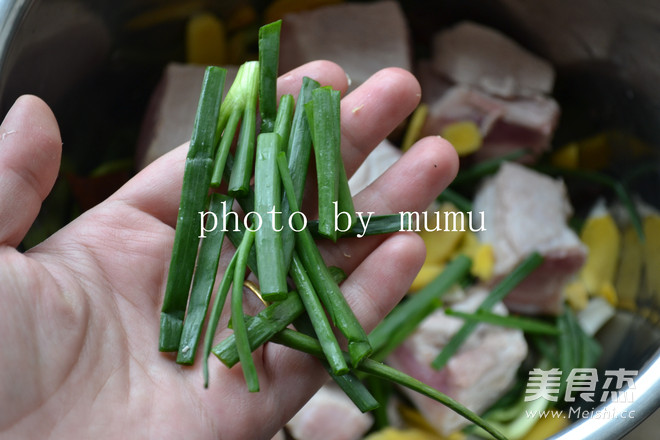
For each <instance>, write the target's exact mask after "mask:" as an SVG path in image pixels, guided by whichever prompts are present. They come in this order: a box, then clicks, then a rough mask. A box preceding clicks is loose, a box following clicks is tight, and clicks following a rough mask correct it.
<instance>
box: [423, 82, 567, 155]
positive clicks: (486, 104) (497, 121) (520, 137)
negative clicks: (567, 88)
mask: <svg viewBox="0 0 660 440" xmlns="http://www.w3.org/2000/svg"><path fill="white" fill-rule="evenodd" d="M558 119H559V105H558V104H557V102H556V101H555V100H553V99H552V98H548V97H543V96H536V97H528V98H518V99H515V100H506V99H501V98H496V97H494V96H490V95H488V94H486V93H484V92H481V91H479V90H477V89H476V88H474V87H470V86H465V85H457V86H454V87H451V88H450V89H449V90H447V91H446V92H445V93H444V95H442V97H441V98H440V99H438V100H436V101H435V102H430V103H429V114H428V117H427V119H426V122H425V123H424V127H423V129H422V135H423V136H433V135H439V134H440V133H442V130H443V128H444V127H446V126H447V125H449V124H452V123H454V122H459V121H472V122H474V123H475V124H477V126H478V127H479V131H480V132H481V136H482V138H483V144H482V146H481V149H480V150H479V151H478V152H477V153H476V155H475V157H476V158H477V159H478V160H483V159H487V158H492V157H498V156H501V155H503V154H505V153H507V152H510V151H513V150H517V149H525V150H527V151H529V152H530V153H531V155H532V156H538V155H540V154H541V153H542V152H544V151H546V150H547V149H548V148H549V147H550V140H551V138H552V134H553V133H554V129H555V127H556V125H557V121H558Z"/></svg>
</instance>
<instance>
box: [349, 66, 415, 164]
mask: <svg viewBox="0 0 660 440" xmlns="http://www.w3.org/2000/svg"><path fill="white" fill-rule="evenodd" d="M420 97H421V89H420V86H419V83H418V82H417V80H416V79H415V77H414V76H413V75H412V74H411V73H410V72H408V71H406V70H403V69H399V68H389V69H383V70H381V71H379V72H377V73H375V74H374V75H373V76H371V77H370V78H369V79H368V80H367V81H366V82H365V83H364V84H362V85H361V86H360V87H358V88H357V89H355V90H354V91H353V92H351V93H350V94H349V95H348V96H346V97H345V98H344V99H342V102H341V129H342V157H343V159H344V164H345V167H346V173H347V174H348V176H349V177H350V176H352V175H353V173H354V172H355V170H357V168H358V167H359V166H360V164H361V163H362V162H363V161H364V159H365V158H366V157H367V155H369V153H370V152H371V151H372V150H373V149H374V148H376V146H377V145H378V144H379V143H380V142H381V141H382V140H383V139H385V138H386V137H387V136H388V135H389V134H390V133H391V132H392V130H394V129H395V128H396V127H397V125H399V124H400V123H401V121H403V120H404V119H405V118H406V117H408V115H410V113H412V111H413V110H415V107H417V104H419V99H420Z"/></svg>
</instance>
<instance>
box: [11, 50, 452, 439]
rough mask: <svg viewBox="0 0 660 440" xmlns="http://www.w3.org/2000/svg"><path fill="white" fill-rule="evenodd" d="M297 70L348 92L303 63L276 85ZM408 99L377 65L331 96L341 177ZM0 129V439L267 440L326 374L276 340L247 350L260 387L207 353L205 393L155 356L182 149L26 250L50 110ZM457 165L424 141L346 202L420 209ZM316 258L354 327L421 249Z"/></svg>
mask: <svg viewBox="0 0 660 440" xmlns="http://www.w3.org/2000/svg"><path fill="white" fill-rule="evenodd" d="M302 76H310V77H312V78H314V79H316V80H317V81H319V82H321V84H324V85H332V86H333V87H334V88H336V89H339V90H342V91H345V90H346V88H347V84H346V77H345V75H344V73H343V71H342V70H341V69H340V68H339V67H337V66H336V65H334V64H332V63H329V62H315V63H310V64H308V65H305V66H303V67H301V68H299V69H296V70H295V71H292V72H290V73H289V74H287V75H284V76H283V77H281V78H280V80H279V91H280V92H281V93H293V94H295V93H296V92H297V90H298V89H299V86H300V81H301V78H302ZM419 97H420V89H419V85H418V84H417V82H416V81H415V79H414V78H413V77H412V76H411V75H410V74H409V73H407V72H405V71H402V70H399V69H386V70H384V71H381V72H379V73H377V74H376V75H374V77H372V78H371V79H370V80H369V81H368V82H367V83H365V84H364V85H362V86H361V87H359V88H358V89H356V90H355V91H354V92H352V93H350V94H349V95H347V96H346V97H345V98H344V99H343V100H342V155H343V158H344V161H345V163H346V167H347V172H348V173H349V174H351V173H353V172H354V171H355V169H356V168H357V167H358V166H359V164H360V163H361V162H362V161H363V160H364V159H365V157H366V155H367V154H368V153H369V152H370V151H371V150H372V149H373V148H374V147H375V146H376V145H377V144H378V142H379V141H380V140H382V139H383V138H384V137H385V136H386V135H387V134H388V133H389V132H390V131H391V130H392V129H394V128H395V127H396V125H397V124H399V123H400V122H401V121H402V120H403V119H404V118H405V117H406V116H407V115H408V114H409V113H410V112H411V111H412V110H413V109H414V107H415V106H416V105H417V103H418V101H419ZM0 134H1V135H2V137H1V138H0V191H1V193H0V335H1V336H0V337H1V339H0V408H1V410H0V437H2V438H34V439H37V438H39V439H46V438H67V439H71V438H94V439H100V438H154V439H167V438H179V439H180V438H190V439H218V438H222V439H246V438H250V439H260V438H263V439H268V438H270V436H272V435H273V434H274V433H275V431H276V430H277V429H279V427H281V426H282V425H283V424H284V423H285V422H286V421H287V420H288V419H289V418H290V417H291V416H292V415H293V414H294V413H295V412H296V411H297V409H299V408H300V407H301V406H302V405H303V403H304V402H305V401H306V400H307V399H308V398H309V397H310V396H311V395H312V394H313V392H314V391H315V390H316V389H317V388H318V387H319V386H320V385H321V384H322V383H323V381H324V380H325V379H326V376H325V373H324V371H323V369H322V368H320V365H319V364H318V363H317V362H316V361H315V360H314V359H312V358H311V357H310V356H308V355H305V354H302V353H298V352H295V351H293V350H290V349H287V348H284V347H281V346H277V345H274V344H266V345H265V346H264V347H262V348H260V349H259V350H257V351H256V352H255V355H254V357H255V363H256V365H257V370H258V372H259V376H260V383H261V391H260V392H259V393H252V394H251V393H249V392H248V391H247V389H246V386H245V382H244V380H243V377H242V372H241V371H240V368H233V369H227V368H226V367H224V366H223V365H222V364H220V363H219V362H210V373H211V374H210V375H211V385H210V387H209V389H204V388H203V386H202V375H201V371H200V370H201V367H200V364H199V362H198V363H197V364H196V365H195V366H194V367H182V366H179V365H177V364H176V363H174V362H173V358H172V356H171V355H170V354H163V353H159V352H158V348H157V347H158V331H159V314H160V307H161V301H162V296H163V292H164V289H165V281H166V277H167V271H168V265H169V260H170V254H171V247H172V241H173V238H174V229H173V226H174V223H175V221H176V213H177V208H178V203H179V197H180V192H181V179H182V175H183V164H184V159H185V155H186V146H182V147H179V148H177V149H176V150H173V151H172V152H171V153H169V154H167V155H166V156H164V157H162V158H161V159H159V160H158V161H156V162H154V163H153V164H152V165H150V166H149V167H148V168H146V169H145V170H143V171H142V172H140V173H139V174H138V175H137V176H135V177H134V178H133V179H132V180H131V181H129V182H128V183H127V184H126V185H124V187H122V188H121V189H120V190H119V191H117V192H116V193H115V194H114V195H113V196H111V197H110V198H109V199H108V200H106V201H104V202H103V203H101V204H100V205H98V206H96V207H95V208H93V209H91V210H89V211H87V212H85V213H84V214H83V215H81V216H80V217H79V218H78V219H76V220H75V221H74V222H72V223H71V224H69V225H68V226H66V227H65V228H63V229H62V230H60V231H59V232H58V233H56V234H55V235H53V236H52V237H50V238H49V239H48V240H46V241H45V242H43V243H42V244H40V245H39V246H37V247H35V248H33V249H31V250H29V251H28V252H26V253H23V254H22V253H19V252H18V251H17V250H16V249H15V247H16V246H17V245H18V243H19V242H20V241H21V240H22V238H23V237H24V235H25V233H26V232H27V230H28V229H29V227H30V225H31V223H32V222H33V221H34V219H35V217H36V215H37V213H38V211H39V208H40V206H41V202H42V200H43V199H44V198H45V197H46V195H47V194H48V192H49V191H50V189H51V187H52V184H53V182H54V180H55V178H56V176H57V172H58V167H59V158H60V152H61V140H60V137H59V130H58V128H57V123H56V121H55V119H54V117H53V115H52V113H51V111H50V110H49V109H48V107H47V106H46V105H45V104H44V103H43V102H42V101H40V100H39V99H38V98H35V97H31V96H26V97H22V98H20V99H19V100H18V101H17V103H16V104H15V105H14V107H13V108H12V109H11V110H10V112H9V113H8V115H7V117H6V118H5V120H4V122H3V123H2V127H0ZM456 168H457V160H456V156H455V153H454V151H453V149H452V148H451V147H450V146H449V145H448V144H447V143H446V142H445V141H443V140H442V139H440V138H426V139H423V140H421V141H419V142H418V143H417V144H416V145H415V146H414V147H413V148H412V149H411V150H410V151H409V152H408V153H407V154H406V155H404V156H403V158H402V159H401V160H399V161H398V162H397V163H396V164H395V165H394V166H393V167H391V168H390V169H389V170H388V171H387V172H386V173H385V174H384V175H383V176H382V177H381V178H380V179H379V180H377V181H376V182H374V183H373V184H372V185H371V186H369V187H368V188H367V189H365V190H364V191H363V192H362V193H360V194H359V195H358V196H357V197H356V201H355V204H356V209H357V210H358V211H375V212H377V213H389V212H399V211H412V210H420V209H425V208H426V207H427V205H428V204H429V203H430V202H431V201H432V200H433V198H434V197H435V196H436V195H437V194H438V193H439V192H440V191H441V190H442V189H443V188H444V187H445V186H446V185H447V184H448V183H449V181H450V180H451V179H452V178H453V177H454V175H455V173H456ZM323 252H324V255H325V257H326V259H327V261H328V262H329V263H330V264H334V265H338V266H340V267H342V268H344V269H345V270H346V272H347V273H349V274H350V276H349V278H348V279H347V280H346V281H345V282H344V283H343V284H342V290H343V292H344V294H345V295H346V297H347V299H348V301H349V304H350V305H351V307H352V308H353V310H354V311H355V313H356V315H357V316H358V318H359V319H360V321H361V322H362V324H363V325H364V327H365V328H366V329H371V328H372V327H373V326H374V325H375V324H376V323H377V322H378V321H379V320H380V319H382V317H383V316H384V315H385V313H387V312H388V311H389V310H390V309H391V307H393V306H394V304H396V302H397V301H398V300H399V299H400V298H401V296H402V295H403V294H404V293H405V291H406V289H407V287H408V286H409V284H410V282H411V281H412V279H413V277H414V276H415V274H416V272H417V270H418V269H419V267H420V266H421V264H422V261H423V258H424V248H423V243H422V242H421V240H420V239H419V238H418V237H417V236H415V235H414V234H411V233H397V234H394V235H391V236H389V237H371V238H364V239H352V240H346V241H343V242H340V243H338V244H337V245H333V246H329V245H324V247H323ZM224 263H225V264H226V261H225V262H224ZM222 264H223V262H221V265H222ZM222 332H223V331H220V332H219V333H222ZM222 337H223V335H222V334H218V335H217V338H218V340H220V339H221V338H222Z"/></svg>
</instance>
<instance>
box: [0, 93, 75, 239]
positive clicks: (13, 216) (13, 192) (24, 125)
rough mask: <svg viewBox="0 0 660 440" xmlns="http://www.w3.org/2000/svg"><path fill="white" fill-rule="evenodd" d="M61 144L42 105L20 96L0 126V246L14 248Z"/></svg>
mask: <svg viewBox="0 0 660 440" xmlns="http://www.w3.org/2000/svg"><path fill="white" fill-rule="evenodd" d="M61 153H62V141H61V138H60V131H59V128H58V126H57V121H56V120H55V116H54V115H53V112H52V111H51V110H50V108H48V106H47V105H46V103H45V102H43V101H42V100H41V99H39V98H37V97H35V96H22V97H20V98H19V99H17V100H16V102H15V103H14V105H13V106H12V108H11V109H9V112H8V113H7V115H6V116H5V119H4V121H2V125H0V245H9V246H12V247H15V246H18V244H19V243H20V242H21V240H22V239H23V237H24V236H25V234H26V233H27V231H28V229H29V228H30V226H31V225H32V222H34V219H35V218H36V217H37V214H38V213H39V209H40V208H41V202H42V201H43V200H44V199H45V198H46V196H47V195H48V193H49V192H50V190H51V188H52V187H53V184H54V183H55V179H56V178H57V173H58V170H59V165H60V156H61Z"/></svg>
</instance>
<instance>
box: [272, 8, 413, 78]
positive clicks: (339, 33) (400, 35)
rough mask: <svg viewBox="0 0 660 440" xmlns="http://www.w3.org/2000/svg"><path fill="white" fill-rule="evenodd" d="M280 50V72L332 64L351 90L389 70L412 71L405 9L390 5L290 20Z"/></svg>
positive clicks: (286, 20)
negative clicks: (325, 62) (341, 71)
mask: <svg viewBox="0 0 660 440" xmlns="http://www.w3.org/2000/svg"><path fill="white" fill-rule="evenodd" d="M280 48H281V49H280V68H281V71H284V72H286V71H288V70H290V69H293V68H295V67H298V66H300V65H301V64H304V63H307V62H309V61H313V60H318V59H324V60H330V61H334V62H335V63H337V64H339V65H340V66H341V67H342V68H344V70H345V71H346V73H347V74H348V76H349V77H350V79H351V83H352V86H351V88H355V87H357V86H358V85H360V84H362V83H363V82H364V81H366V80H367V78H369V77H370V76H371V75H372V74H374V73H376V72H377V71H379V70H380V69H383V68H385V67H401V68H404V69H406V70H411V58H412V56H411V50H410V43H409V36H408V26H407V24H406V20H405V17H404V15H403V12H402V10H401V7H400V6H399V5H398V3H397V2H394V1H389V0H388V1H380V2H370V3H342V4H338V5H331V6H326V7H321V8H317V9H314V10H311V11H305V12H300V13H296V14H287V15H286V16H285V17H284V20H283V22H282V35H281V43H280Z"/></svg>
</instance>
